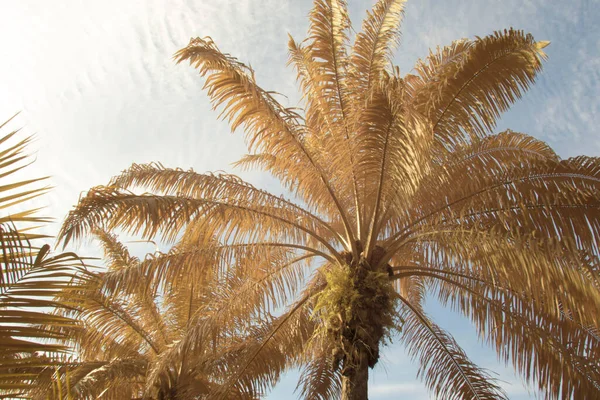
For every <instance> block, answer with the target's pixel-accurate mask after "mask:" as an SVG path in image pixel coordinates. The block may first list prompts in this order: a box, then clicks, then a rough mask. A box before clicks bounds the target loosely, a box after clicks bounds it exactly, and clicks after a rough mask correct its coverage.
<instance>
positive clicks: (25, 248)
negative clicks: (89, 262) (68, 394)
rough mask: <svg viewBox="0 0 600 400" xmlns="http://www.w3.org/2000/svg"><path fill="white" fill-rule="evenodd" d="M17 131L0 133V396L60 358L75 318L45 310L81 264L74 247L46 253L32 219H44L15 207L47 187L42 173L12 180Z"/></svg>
mask: <svg viewBox="0 0 600 400" xmlns="http://www.w3.org/2000/svg"><path fill="white" fill-rule="evenodd" d="M11 119H12V118H11ZM9 121H10V120H9ZM9 121H7V122H5V123H4V124H2V125H1V126H0V128H2V127H4V126H5V125H6V124H7V123H8V122H9ZM16 134H17V131H13V132H11V133H8V134H6V135H3V136H2V137H1V138H0V145H2V146H3V148H2V149H1V150H0V179H2V182H1V183H2V185H0V192H1V194H2V197H1V198H0V209H2V210H3V211H4V214H3V215H2V217H1V218H0V247H1V253H0V343H1V345H0V396H2V397H3V398H4V397H17V398H21V397H27V392H28V391H29V390H30V389H31V388H32V387H35V386H36V385H37V380H38V379H39V377H40V376H42V375H44V374H45V371H47V370H48V369H49V368H52V369H53V368H57V366H60V365H61V364H62V363H63V358H64V356H65V353H67V352H68V348H67V347H66V346H65V345H64V343H63V341H64V340H65V339H66V335H65V334H64V333H63V332H61V329H62V328H63V327H65V326H74V325H75V321H73V320H71V319H70V318H66V317H63V316H59V315H53V314H52V313H51V312H50V311H51V310H52V309H53V308H55V307H60V303H58V302H57V301H56V300H55V296H56V295H57V294H59V293H60V292H61V291H62V290H64V289H65V288H67V287H70V286H69V285H70V281H71V279H72V278H73V276H74V274H75V273H77V272H78V271H79V270H81V268H80V266H81V264H82V261H81V260H80V259H79V257H77V256H76V255H75V254H73V253H63V254H59V255H56V256H50V246H49V245H47V244H44V245H40V244H39V241H40V239H43V238H47V236H45V235H43V234H40V233H37V232H36V229H35V228H36V226H35V225H38V224H41V223H45V222H47V221H49V219H48V218H46V217H42V216H39V215H38V214H37V211H38V210H37V209H25V210H23V209H19V207H21V206H22V204H23V203H26V202H27V201H29V200H31V199H33V198H35V197H37V196H40V195H42V194H44V193H45V192H46V191H47V190H48V188H47V187H40V186H39V183H40V182H41V181H43V180H45V179H46V178H40V179H27V180H21V181H16V182H15V181H14V180H15V177H16V175H14V174H16V173H17V172H19V171H20V170H22V169H23V168H25V167H26V166H27V165H29V163H28V161H27V160H28V155H26V153H25V151H26V147H27V145H28V144H29V143H30V142H31V138H30V137H28V138H25V139H22V140H20V141H18V142H17V143H16V144H10V141H11V139H13V138H16V136H15V135H16ZM11 181H12V182H11ZM15 208H17V209H16V210H15ZM32 224H33V225H32Z"/></svg>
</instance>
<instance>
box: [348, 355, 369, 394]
mask: <svg viewBox="0 0 600 400" xmlns="http://www.w3.org/2000/svg"><path fill="white" fill-rule="evenodd" d="M360 359H361V360H360V361H358V362H356V363H355V365H353V366H352V367H351V368H348V371H347V372H346V373H345V374H343V375H342V400H367V399H368V398H369V390H368V389H369V362H368V359H367V356H366V354H363V355H361V356H360ZM345 369H346V368H345Z"/></svg>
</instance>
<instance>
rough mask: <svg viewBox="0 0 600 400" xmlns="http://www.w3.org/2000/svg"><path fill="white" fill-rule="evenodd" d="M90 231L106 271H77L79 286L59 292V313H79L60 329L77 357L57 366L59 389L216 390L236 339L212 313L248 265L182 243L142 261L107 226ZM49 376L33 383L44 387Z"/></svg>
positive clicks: (132, 394)
mask: <svg viewBox="0 0 600 400" xmlns="http://www.w3.org/2000/svg"><path fill="white" fill-rule="evenodd" d="M93 233H94V237H95V238H96V239H98V240H99V241H100V242H101V243H102V247H103V248H104V256H105V257H104V258H105V260H106V262H107V264H108V265H107V270H106V271H104V272H101V273H96V274H94V273H88V274H87V275H86V276H80V277H79V279H80V280H81V282H80V284H79V287H78V289H77V290H73V289H72V288H70V289H71V290H68V291H65V292H64V293H63V294H62V295H61V296H60V298H59V299H58V300H59V302H60V304H61V305H63V308H62V309H61V315H63V316H64V317H69V318H72V319H74V320H77V321H78V322H79V324H78V325H77V326H75V327H70V328H68V333H69V335H68V336H69V337H70V338H71V343H70V344H71V346H72V347H73V348H74V350H75V351H76V353H77V355H78V359H77V360H76V361H74V362H72V363H71V365H70V370H67V368H63V370H62V371H61V372H62V376H61V379H62V381H63V383H64V382H66V381H67V374H69V376H68V382H69V383H68V385H67V387H66V388H65V391H67V389H68V392H69V393H72V394H74V395H76V397H77V398H79V399H96V398H106V399H124V398H130V399H134V398H152V399H180V398H198V397H202V396H203V395H206V394H208V393H210V392H211V391H214V390H215V388H216V387H218V386H219V385H221V384H222V383H223V381H224V379H223V377H224V376H225V375H224V371H225V370H227V368H232V367H233V368H235V367H236V366H237V364H236V363H235V361H236V359H237V358H238V353H239V348H240V346H242V345H243V340H244V337H243V336H241V335H239V334H236V331H237V330H238V329H237V328H236V327H235V326H234V325H226V324H222V323H221V322H222V320H221V319H219V315H218V314H219V313H220V312H221V310H222V309H223V308H224V305H225V302H226V301H229V299H228V298H227V294H228V292H230V291H234V290H237V289H239V288H240V287H241V285H242V284H244V283H245V282H244V281H243V280H242V277H245V276H246V274H245V273H244V274H243V275H240V274H239V273H236V272H235V270H234V269H228V271H227V273H226V274H224V273H223V269H222V268H220V267H221V266H220V265H219V264H218V263H216V262H215V260H214V258H213V257H211V256H210V255H209V254H207V253H204V254H203V255H202V257H201V258H198V251H197V249H190V248H185V246H184V244H183V243H182V244H180V245H178V246H175V247H174V248H173V249H172V250H171V251H170V252H169V253H166V254H165V253H160V252H155V253H154V254H148V255H147V256H146V258H145V259H143V260H140V259H139V258H137V257H135V256H132V255H131V254H130V253H129V250H128V249H127V248H126V247H125V246H124V245H123V244H122V243H120V242H119V241H118V240H117V237H116V236H115V235H113V234H111V233H109V232H107V231H104V230H102V229H97V230H95V231H94V232H93ZM190 253H193V255H194V256H192V255H191V254H190ZM172 264H174V265H175V266H176V268H177V270H174V269H173V268H168V266H169V265H172ZM167 268H168V269H167ZM163 272H166V273H167V275H166V276H163V275H161V274H162V273H163ZM255 275H256V274H255ZM252 304H254V303H252ZM248 310H250V308H248ZM243 316H244V314H240V318H241V317H243ZM213 321H217V322H218V323H217V324H216V325H215V324H214V322H213ZM211 324H212V325H211ZM200 326H201V329H199V327H200ZM223 343H227V347H226V348H225V347H224V346H223ZM236 349H237V350H236ZM228 364H230V366H229V365H228ZM49 383H52V382H46V385H45V386H44V385H43V384H40V385H38V386H39V387H38V388H37V392H38V393H44V392H48V391H49V390H51V389H52V388H51V387H50V385H49ZM258 396H259V392H258V391H257V389H256V388H254V389H252V388H250V389H248V390H246V391H244V392H239V391H235V390H228V393H227V398H229V399H252V398H258Z"/></svg>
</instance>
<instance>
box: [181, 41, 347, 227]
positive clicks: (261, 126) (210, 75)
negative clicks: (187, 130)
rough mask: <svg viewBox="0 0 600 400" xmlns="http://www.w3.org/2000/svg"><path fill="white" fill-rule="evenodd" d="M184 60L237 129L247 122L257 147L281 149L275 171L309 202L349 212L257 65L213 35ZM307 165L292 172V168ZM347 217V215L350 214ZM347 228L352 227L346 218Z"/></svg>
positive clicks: (268, 150)
mask: <svg viewBox="0 0 600 400" xmlns="http://www.w3.org/2000/svg"><path fill="white" fill-rule="evenodd" d="M175 58H176V59H177V61H178V62H182V61H185V60H189V61H190V63H191V64H192V65H194V66H195V67H196V68H197V69H198V71H199V72H200V75H202V76H206V77H207V80H206V83H205V88H206V89H207V90H208V95H209V97H211V99H212V100H213V102H214V104H215V106H220V105H222V106H224V111H223V113H224V116H225V117H226V118H227V119H229V121H230V123H231V126H232V129H235V128H237V127H238V126H241V125H243V126H244V128H245V131H246V137H247V141H248V146H249V149H250V151H252V152H259V153H261V152H264V153H269V154H278V155H280V156H281V157H279V158H278V161H279V162H278V163H277V164H272V165H270V167H271V168H270V171H272V172H273V174H274V175H275V176H277V177H279V178H280V179H281V181H282V183H283V184H284V185H286V186H287V187H288V188H289V189H290V190H291V191H292V192H294V193H296V194H298V195H299V196H300V197H301V198H302V199H304V200H305V201H306V202H307V203H308V204H309V206H311V207H315V208H319V209H324V210H329V211H335V212H336V213H341V214H346V210H345V208H344V207H342V206H343V205H344V204H345V203H344V200H345V199H344V198H341V197H340V194H338V193H335V190H334V189H335V188H334V186H333V185H332V184H331V182H330V179H331V177H330V176H328V175H327V173H326V170H325V169H324V167H323V166H322V165H321V164H320V163H319V162H318V160H317V159H316V158H315V156H314V154H312V153H311V152H310V151H309V149H308V148H307V146H306V145H305V143H304V141H305V136H306V129H305V127H304V125H303V124H302V119H301V118H300V116H299V115H298V114H297V113H295V112H294V111H293V110H291V109H286V108H284V107H282V106H281V105H280V104H279V103H278V102H277V101H276V100H275V99H274V98H273V97H272V96H271V95H270V94H269V93H268V92H266V91H265V90H263V89H261V88H260V87H259V86H258V85H257V84H256V83H255V81H254V76H253V74H252V73H251V71H250V70H249V69H248V68H247V67H245V66H244V65H243V64H241V63H240V62H238V61H237V60H236V59H234V58H232V57H230V56H228V55H226V54H223V53H221V52H220V51H219V50H218V49H217V47H216V46H215V45H214V43H213V42H212V41H211V40H210V39H200V38H197V39H193V40H192V41H191V42H190V44H189V45H188V46H187V47H186V48H184V49H182V50H180V51H179V52H178V53H176V54H175ZM297 165H304V166H306V167H307V168H303V169H302V170H301V171H297V173H295V174H293V175H290V174H288V173H287V172H286V171H289V170H294V169H296V167H295V166H297ZM346 219H347V218H346ZM345 224H346V226H347V229H350V226H349V223H348V222H347V221H346V223H345Z"/></svg>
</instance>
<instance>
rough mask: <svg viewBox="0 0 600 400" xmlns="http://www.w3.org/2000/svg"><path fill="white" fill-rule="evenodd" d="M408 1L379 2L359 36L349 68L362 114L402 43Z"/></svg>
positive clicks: (355, 99)
mask: <svg viewBox="0 0 600 400" xmlns="http://www.w3.org/2000/svg"><path fill="white" fill-rule="evenodd" d="M405 3H406V1H405V0H379V1H378V2H377V3H376V4H375V6H374V7H373V10H372V11H371V12H369V11H367V17H366V18H365V20H364V21H363V26H362V31H361V32H359V33H358V34H357V35H356V39H355V43H354V46H353V48H352V55H351V59H350V65H349V73H348V75H349V79H350V81H351V87H352V94H353V102H354V107H353V108H352V112H355V113H362V109H363V107H364V106H365V101H366V100H367V99H368V98H369V95H370V93H371V90H372V89H373V88H375V87H376V85H377V83H378V82H379V80H380V79H381V78H382V74H383V72H384V71H386V70H387V69H390V67H391V62H392V60H391V58H392V51H393V49H394V47H395V46H396V45H397V44H398V41H399V39H400V22H401V20H402V17H403V14H404V4H405Z"/></svg>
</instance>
